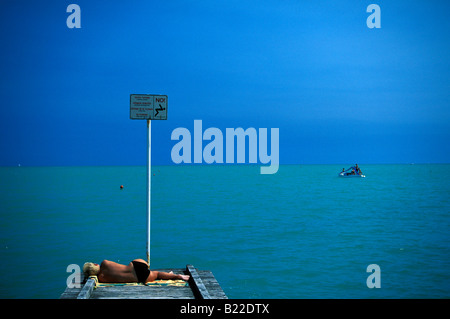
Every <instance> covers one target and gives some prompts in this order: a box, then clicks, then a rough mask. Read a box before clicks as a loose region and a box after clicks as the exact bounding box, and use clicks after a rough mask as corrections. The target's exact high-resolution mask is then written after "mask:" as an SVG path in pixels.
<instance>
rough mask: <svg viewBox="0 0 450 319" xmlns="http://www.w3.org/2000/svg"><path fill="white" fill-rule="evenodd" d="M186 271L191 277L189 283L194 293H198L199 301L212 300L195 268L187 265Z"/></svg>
mask: <svg viewBox="0 0 450 319" xmlns="http://www.w3.org/2000/svg"><path fill="white" fill-rule="evenodd" d="M186 271H187V272H188V273H189V275H190V276H191V278H190V279H189V283H190V285H191V287H192V289H193V290H194V293H197V295H198V297H199V299H211V296H210V295H209V292H208V290H207V289H206V287H205V285H204V284H203V281H202V279H201V278H200V275H199V274H198V272H197V270H196V269H195V268H194V266H192V265H186Z"/></svg>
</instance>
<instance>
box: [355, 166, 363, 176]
mask: <svg viewBox="0 0 450 319" xmlns="http://www.w3.org/2000/svg"><path fill="white" fill-rule="evenodd" d="M355 168H356V173H357V174H358V175H362V172H361V169H360V168H359V167H358V164H356V165H355Z"/></svg>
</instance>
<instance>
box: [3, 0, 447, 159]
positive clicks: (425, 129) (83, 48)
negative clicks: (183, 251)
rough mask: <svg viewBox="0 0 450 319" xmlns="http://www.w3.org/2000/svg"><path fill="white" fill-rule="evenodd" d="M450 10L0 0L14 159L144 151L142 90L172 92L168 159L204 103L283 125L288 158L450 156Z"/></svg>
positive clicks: (363, 4) (162, 138)
mask: <svg viewBox="0 0 450 319" xmlns="http://www.w3.org/2000/svg"><path fill="white" fill-rule="evenodd" d="M71 3H75V4H78V5H79V6H80V8H81V28H80V29H76V28H74V29H69V28H68V27H67V25H66V19H67V17H68V16H69V15H70V13H67V12H66V8H67V6H68V5H69V4H71ZM371 3H375V4H378V5H379V6H380V8H381V28H380V29H369V28H368V27H367V25H366V19H367V17H368V16H369V15H370V13H367V12H366V8H367V6H368V5H369V4H371ZM449 14H450V1H447V0H442V1H438V0H431V1H430V0H422V1H414V0H408V1H398V0H396V1H392V0H390V1H386V0H383V1H381V0H370V1H361V0H352V1H343V0H333V1H324V0H318V1H309V0H308V1H307V0H258V1H256V0H255V1H245V0H239V1H234V0H232V1H221V0H214V1H209V0H202V1H200V0H197V1H194V0H193V1H181V0H180V1H176V0H173V1H169V0H168V1H86V0H83V1H82V0H70V1H62V0H58V1H22V0H1V1H0V43H1V59H0V72H1V76H0V105H1V111H0V150H1V156H0V165H2V166H9V165H11V166H16V165H18V164H21V165H22V166H40V165H145V163H146V155H145V154H146V123H145V121H139V120H130V119H129V98H130V94H133V93H149V94H167V95H168V96H169V112H168V120H167V121H153V122H152V123H153V128H152V141H153V148H152V154H153V163H154V164H171V163H172V160H171V156H170V154H171V149H172V147H173V146H174V145H175V143H176V141H172V140H171V138H170V137H171V133H172V131H173V130H174V129H175V128H177V127H186V128H188V129H189V130H191V132H193V125H194V120H195V119H200V120H202V122H203V129H206V128H208V127H217V128H219V129H221V130H222V131H223V132H225V129H226V128H236V127H242V128H244V129H246V128H249V127H254V128H264V127H265V128H279V134H280V162H281V164H288V163H300V164H312V163H349V164H353V163H362V164H363V163H428V162H438V163H442V162H446V163H448V162H450V146H449V145H450V143H449V139H450V130H449V123H450V99H449V92H450V79H449V74H450V72H449V71H450V58H449V57H450V41H449V39H450V19H449V18H448V15H449Z"/></svg>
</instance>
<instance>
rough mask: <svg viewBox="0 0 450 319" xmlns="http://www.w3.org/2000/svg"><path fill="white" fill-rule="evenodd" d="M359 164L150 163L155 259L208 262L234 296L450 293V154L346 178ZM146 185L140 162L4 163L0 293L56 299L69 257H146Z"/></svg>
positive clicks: (155, 263)
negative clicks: (263, 167)
mask: <svg viewBox="0 0 450 319" xmlns="http://www.w3.org/2000/svg"><path fill="white" fill-rule="evenodd" d="M351 164H352V163H349V164H347V165H342V164H338V165H282V166H280V169H279V171H278V173H276V174H274V175H261V174H259V165H239V166H238V165H222V166H219V165H216V166H214V165H211V166H207V165H203V166H156V167H153V168H152V173H153V174H154V175H153V176H152V229H151V257H152V258H151V267H152V268H184V267H185V266H186V264H193V265H194V266H195V267H196V268H199V269H205V270H211V271H212V272H213V273H214V275H215V276H216V278H217V280H218V281H219V283H220V284H221V286H222V288H223V289H224V291H225V293H226V294H227V296H228V297H229V298H449V297H450V274H449V270H450V235H449V230H450V199H449V198H450V196H449V195H450V183H449V181H450V165H448V164H431V165H428V164H427V165H425V164H421V165H363V164H361V165H360V167H361V169H362V171H363V173H364V174H366V176H367V177H366V178H365V179H357V178H354V179H344V178H338V177H337V174H338V172H339V171H341V170H342V168H343V167H345V168H348V167H349V166H351ZM120 185H123V186H124V188H123V189H122V190H121V189H120ZM145 185H146V167H139V166H137V167H1V168H0V189H1V191H0V261H1V262H0V298H59V296H60V294H61V293H62V292H63V291H64V290H65V288H66V279H67V277H68V276H69V274H70V273H68V272H67V267H68V265H70V264H78V265H80V266H82V265H83V263H84V262H85V261H94V262H101V261H102V260H103V259H108V260H113V261H116V262H120V263H128V262H129V261H131V260H132V259H135V258H143V259H145V258H146V257H145V256H146V204H145V203H146V187H145ZM370 264H377V265H378V266H379V267H380V269H381V274H380V278H381V288H372V289H370V288H368V287H367V285H366V280H367V277H368V276H369V275H370V273H368V272H367V271H366V269H367V266H368V265H370Z"/></svg>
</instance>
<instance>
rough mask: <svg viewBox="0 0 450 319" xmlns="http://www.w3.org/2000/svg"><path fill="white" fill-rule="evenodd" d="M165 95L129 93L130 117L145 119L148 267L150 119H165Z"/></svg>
mask: <svg viewBox="0 0 450 319" xmlns="http://www.w3.org/2000/svg"><path fill="white" fill-rule="evenodd" d="M167 102H168V100H167V95H152V94H131V95H130V119H132V120H147V262H148V266H149V268H150V222H151V186H152V185H151V184H152V183H151V176H152V121H151V120H167Z"/></svg>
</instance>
